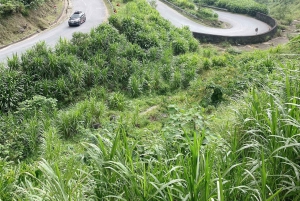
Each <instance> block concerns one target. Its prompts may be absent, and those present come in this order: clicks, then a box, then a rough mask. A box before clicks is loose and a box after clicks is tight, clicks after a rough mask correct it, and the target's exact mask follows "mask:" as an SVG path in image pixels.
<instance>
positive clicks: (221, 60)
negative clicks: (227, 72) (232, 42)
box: [211, 56, 227, 67]
mask: <svg viewBox="0 0 300 201" xmlns="http://www.w3.org/2000/svg"><path fill="white" fill-rule="evenodd" d="M226 61H227V59H226V57H225V56H213V57H212V59H211V62H212V66H220V67H221V66H226Z"/></svg>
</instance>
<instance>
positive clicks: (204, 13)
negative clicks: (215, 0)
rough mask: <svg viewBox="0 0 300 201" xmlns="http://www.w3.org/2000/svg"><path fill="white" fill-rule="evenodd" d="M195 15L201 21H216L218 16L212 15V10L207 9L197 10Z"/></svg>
mask: <svg viewBox="0 0 300 201" xmlns="http://www.w3.org/2000/svg"><path fill="white" fill-rule="evenodd" d="M196 15H197V17H199V18H202V19H215V20H217V19H218V14H216V13H214V12H213V10H212V9H209V8H202V7H201V8H199V9H198V10H197V13H196Z"/></svg>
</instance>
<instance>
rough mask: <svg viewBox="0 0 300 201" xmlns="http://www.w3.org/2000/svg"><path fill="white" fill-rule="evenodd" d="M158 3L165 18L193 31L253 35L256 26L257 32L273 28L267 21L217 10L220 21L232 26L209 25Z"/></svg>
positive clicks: (224, 34)
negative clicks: (199, 22)
mask: <svg viewBox="0 0 300 201" xmlns="http://www.w3.org/2000/svg"><path fill="white" fill-rule="evenodd" d="M156 3H157V7H156V10H157V11H158V12H159V13H160V15H161V16H162V17H163V18H165V19H167V20H169V21H170V22H171V23H172V24H173V25H174V26H176V27H182V26H188V27H189V28H190V30H191V31H193V32H198V33H205V34H213V35H223V36H252V35H256V32H255V29H256V28H258V32H257V34H261V33H265V32H267V31H269V30H270V28H271V27H270V26H269V25H267V24H266V23H264V22H262V21H259V20H257V19H254V18H251V17H248V16H245V15H240V14H233V13H229V12H223V11H216V10H215V12H216V13H217V14H218V15H219V21H222V22H226V23H228V24H230V25H231V27H230V28H228V29H222V28H212V27H207V26H204V25H201V24H198V23H196V22H194V21H192V20H190V19H188V18H187V17H185V16H183V15H182V14H180V13H178V12H177V11H176V10H174V9H172V8H170V7H169V6H167V5H166V4H164V3H162V2H161V1H157V2H156Z"/></svg>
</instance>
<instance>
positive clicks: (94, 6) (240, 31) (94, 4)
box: [0, 0, 270, 62]
mask: <svg viewBox="0 0 300 201" xmlns="http://www.w3.org/2000/svg"><path fill="white" fill-rule="evenodd" d="M103 1H105V0H89V1H85V0H72V8H73V11H75V10H83V11H84V12H85V13H86V15H87V20H86V22H85V23H83V24H82V25H81V26H79V27H69V26H68V23H67V19H65V20H63V21H62V23H60V24H58V25H57V26H55V27H54V28H52V29H48V30H46V31H43V32H41V33H39V34H36V35H34V36H33V37H30V38H28V39H26V40H24V41H21V42H18V43H15V44H12V45H10V46H8V47H6V48H3V49H0V62H5V61H6V59H7V57H11V56H12V55H13V54H16V53H17V54H18V55H21V54H22V53H23V52H25V51H26V50H27V49H28V48H30V47H32V46H33V45H34V44H36V43H37V42H39V41H45V42H46V43H47V44H48V45H49V46H51V47H54V45H55V44H56V43H57V41H58V40H59V38H60V37H62V38H67V39H71V38H72V34H73V33H74V32H84V33H87V32H89V31H90V29H91V28H92V27H95V26H97V25H99V24H101V23H102V22H104V21H105V20H106V19H107V17H108V11H107V8H106V6H105V4H104V2H103ZM156 9H157V10H158V12H159V13H160V14H161V16H162V17H163V18H165V19H167V20H169V21H170V22H171V23H172V24H173V25H175V26H177V27H182V26H189V28H190V30H191V31H193V32H200V33H209V34H214V35H227V36H249V35H255V34H256V32H255V29H256V28H258V32H257V33H258V34H260V33H264V32H267V31H268V30H269V29H270V27H269V25H267V24H265V23H263V22H261V21H259V20H256V19H254V18H251V17H247V16H245V15H239V14H233V13H228V12H222V11H215V12H217V13H218V15H219V20H220V21H223V22H226V23H228V24H230V25H231V27H230V28H228V29H220V28H212V27H207V26H204V25H200V24H198V23H196V22H194V21H192V20H190V19H188V18H186V17H184V16H183V15H181V14H180V13H178V12H177V11H175V10H174V9H172V8H170V7H169V6H167V5H166V4H164V3H162V2H161V1H157V7H156Z"/></svg>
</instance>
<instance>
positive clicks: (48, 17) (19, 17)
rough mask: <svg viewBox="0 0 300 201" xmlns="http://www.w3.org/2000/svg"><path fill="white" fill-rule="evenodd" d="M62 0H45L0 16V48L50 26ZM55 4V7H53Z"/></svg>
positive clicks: (58, 12)
mask: <svg viewBox="0 0 300 201" xmlns="http://www.w3.org/2000/svg"><path fill="white" fill-rule="evenodd" d="M64 3H65V2H64V1H61V0H47V1H43V3H41V4H38V5H36V6H34V7H31V8H28V9H25V10H24V11H23V12H22V13H21V12H14V13H12V14H2V15H1V17H0V48H1V47H3V46H5V45H8V44H10V43H12V42H16V41H18V40H20V39H23V38H26V37H28V36H30V35H32V34H34V33H37V32H40V31H42V30H44V29H46V28H48V27H50V26H51V25H52V24H53V23H54V22H55V21H56V19H57V18H58V17H59V16H60V15H61V12H62V9H63V7H64ZM54 5H56V7H57V9H56V10H55V9H54Z"/></svg>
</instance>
